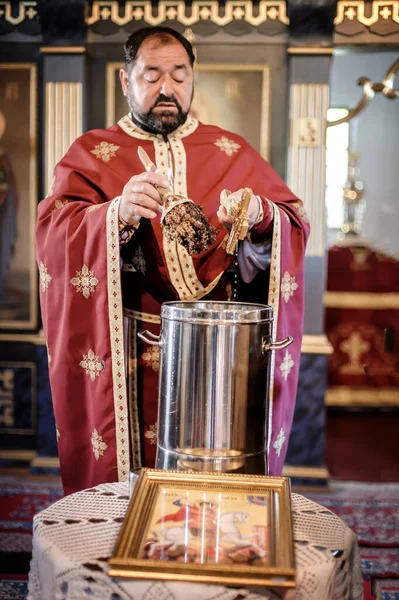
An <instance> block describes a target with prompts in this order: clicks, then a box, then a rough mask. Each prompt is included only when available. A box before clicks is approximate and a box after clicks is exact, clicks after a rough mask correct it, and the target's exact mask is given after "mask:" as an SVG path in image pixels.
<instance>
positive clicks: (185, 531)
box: [109, 469, 295, 588]
mask: <svg viewBox="0 0 399 600" xmlns="http://www.w3.org/2000/svg"><path fill="white" fill-rule="evenodd" d="M109 564H110V572H109V574H110V576H112V577H129V578H133V579H163V580H175V581H192V582H198V583H219V584H222V585H226V586H237V585H243V586H245V585H248V586H252V585H259V586H266V587H270V588H292V587H295V564H294V546H293V538H292V525H291V499H290V486H289V480H288V479H287V478H284V477H266V476H256V475H237V474H232V475H231V474H216V473H197V472H193V471H189V472H177V471H160V470H155V469H154V470H152V469H142V471H141V473H140V476H139V478H138V481H137V483H136V485H135V488H134V491H133V495H132V498H131V501H130V504H129V508H128V511H127V515H126V518H125V521H124V523H123V525H122V528H121V531H120V535H119V538H118V540H117V543H116V546H115V548H114V552H113V555H112V557H111V559H110V561H109Z"/></svg>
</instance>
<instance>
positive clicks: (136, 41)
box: [123, 27, 195, 71]
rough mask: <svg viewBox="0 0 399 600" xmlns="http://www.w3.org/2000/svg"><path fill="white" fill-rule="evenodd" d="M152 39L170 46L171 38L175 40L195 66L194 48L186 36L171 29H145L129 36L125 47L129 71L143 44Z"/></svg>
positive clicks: (126, 63)
mask: <svg viewBox="0 0 399 600" xmlns="http://www.w3.org/2000/svg"><path fill="white" fill-rule="evenodd" d="M150 37H155V38H157V39H159V41H160V43H161V44H169V43H170V42H171V38H175V39H176V40H177V41H178V42H180V43H181V45H182V46H183V47H184V49H185V50H186V52H187V54H188V58H189V59H190V64H191V66H193V64H194V61H195V55H194V52H193V47H192V45H191V44H190V42H189V41H188V39H187V38H185V37H184V35H182V34H181V33H179V32H178V31H176V30H175V29H171V28H170V27H143V28H142V29H139V30H138V31H136V32H135V33H132V34H131V35H129V37H128V38H127V40H126V43H125V45H124V47H123V49H124V51H125V65H126V69H127V70H128V71H130V69H131V68H132V66H133V64H134V62H135V60H136V58H137V54H138V51H139V49H140V46H141V44H142V43H143V42H144V40H146V39H147V38H150Z"/></svg>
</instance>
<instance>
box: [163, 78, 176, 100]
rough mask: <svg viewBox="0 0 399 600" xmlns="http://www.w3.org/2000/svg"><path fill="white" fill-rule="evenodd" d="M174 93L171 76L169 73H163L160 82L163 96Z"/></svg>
mask: <svg viewBox="0 0 399 600" xmlns="http://www.w3.org/2000/svg"><path fill="white" fill-rule="evenodd" d="M173 93H174V86H173V80H172V78H171V77H169V75H165V76H164V77H163V78H162V82H161V94H164V96H169V97H170V96H173Z"/></svg>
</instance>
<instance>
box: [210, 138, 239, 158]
mask: <svg viewBox="0 0 399 600" xmlns="http://www.w3.org/2000/svg"><path fill="white" fill-rule="evenodd" d="M213 144H214V145H215V146H218V148H220V150H221V151H222V152H226V154H227V156H233V154H234V152H238V150H239V148H241V146H240V144H237V142H235V141H234V140H229V139H228V138H227V137H226V136H224V135H223V136H222V137H221V138H220V139H219V140H216V142H213Z"/></svg>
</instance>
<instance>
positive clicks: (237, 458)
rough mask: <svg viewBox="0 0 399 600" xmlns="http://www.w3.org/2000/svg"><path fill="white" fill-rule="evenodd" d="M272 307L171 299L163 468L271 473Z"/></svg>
mask: <svg viewBox="0 0 399 600" xmlns="http://www.w3.org/2000/svg"><path fill="white" fill-rule="evenodd" d="M272 323H273V313H272V308H271V307H270V306H266V305H262V304H244V303H240V302H166V303H165V304H163V305H162V307H161V333H160V336H155V335H154V334H152V333H150V332H149V331H147V330H144V331H141V332H140V333H139V334H138V335H139V337H140V338H141V339H142V340H143V341H145V342H146V343H147V344H150V345H153V346H159V348H160V369H159V412H158V434H157V461H156V466H157V468H158V469H177V470H186V469H187V470H201V471H203V470H207V471H236V472H243V473H258V474H267V472H268V466H267V451H266V449H267V434H268V431H267V424H268V412H269V381H270V379H269V378H270V357H271V354H270V353H271V351H272V350H276V349H280V348H285V347H286V346H288V345H289V344H291V343H292V341H293V339H292V338H291V337H287V338H286V339H284V340H283V341H281V342H272Z"/></svg>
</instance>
